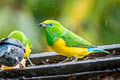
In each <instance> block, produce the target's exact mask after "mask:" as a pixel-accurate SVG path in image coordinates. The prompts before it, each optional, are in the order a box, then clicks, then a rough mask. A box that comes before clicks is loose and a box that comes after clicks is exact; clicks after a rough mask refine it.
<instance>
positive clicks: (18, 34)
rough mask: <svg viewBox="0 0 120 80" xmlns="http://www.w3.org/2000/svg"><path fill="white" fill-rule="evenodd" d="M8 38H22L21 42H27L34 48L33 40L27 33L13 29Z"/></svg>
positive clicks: (25, 43) (24, 43)
mask: <svg viewBox="0 0 120 80" xmlns="http://www.w3.org/2000/svg"><path fill="white" fill-rule="evenodd" d="M8 38H15V39H18V40H20V42H21V43H23V45H24V46H26V45H27V44H28V45H29V46H30V48H32V43H31V41H30V40H29V39H28V38H27V37H26V36H25V34H24V33H23V32H21V31H13V32H11V33H10V34H9V35H8Z"/></svg>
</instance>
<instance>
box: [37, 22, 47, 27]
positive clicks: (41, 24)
mask: <svg viewBox="0 0 120 80" xmlns="http://www.w3.org/2000/svg"><path fill="white" fill-rule="evenodd" d="M38 26H40V27H46V24H44V23H40V24H38Z"/></svg>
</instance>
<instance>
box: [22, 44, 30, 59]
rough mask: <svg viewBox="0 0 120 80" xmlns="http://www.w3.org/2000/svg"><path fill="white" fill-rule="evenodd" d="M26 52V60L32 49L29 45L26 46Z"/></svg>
mask: <svg viewBox="0 0 120 80" xmlns="http://www.w3.org/2000/svg"><path fill="white" fill-rule="evenodd" d="M25 50H26V52H25V53H24V58H27V57H28V56H29V55H30V53H31V49H30V47H29V45H28V44H27V45H26V46H25Z"/></svg>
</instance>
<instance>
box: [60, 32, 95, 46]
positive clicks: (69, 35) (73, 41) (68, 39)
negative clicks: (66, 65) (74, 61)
mask: <svg viewBox="0 0 120 80" xmlns="http://www.w3.org/2000/svg"><path fill="white" fill-rule="evenodd" d="M61 38H62V39H63V40H64V41H65V43H66V45H67V46H70V47H92V46H93V45H92V44H91V43H89V42H88V41H86V40H84V39H83V38H81V37H80V36H77V35H76V34H74V33H73V32H71V31H67V32H66V34H64V35H63V36H61Z"/></svg>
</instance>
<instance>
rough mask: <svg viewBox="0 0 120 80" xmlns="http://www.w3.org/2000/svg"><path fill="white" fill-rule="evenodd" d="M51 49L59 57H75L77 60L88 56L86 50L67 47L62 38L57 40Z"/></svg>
mask: <svg viewBox="0 0 120 80" xmlns="http://www.w3.org/2000/svg"><path fill="white" fill-rule="evenodd" d="M51 48H52V49H53V50H54V51H56V52H57V53H59V54H60V55H63V56H67V57H72V56H76V57H78V58H82V57H84V56H86V55H88V54H89V53H88V51H87V48H81V47H69V46H67V45H66V43H65V41H64V40H63V39H62V38H59V39H58V40H57V41H56V42H54V44H53V45H52V46H51Z"/></svg>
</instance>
